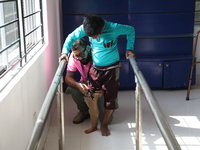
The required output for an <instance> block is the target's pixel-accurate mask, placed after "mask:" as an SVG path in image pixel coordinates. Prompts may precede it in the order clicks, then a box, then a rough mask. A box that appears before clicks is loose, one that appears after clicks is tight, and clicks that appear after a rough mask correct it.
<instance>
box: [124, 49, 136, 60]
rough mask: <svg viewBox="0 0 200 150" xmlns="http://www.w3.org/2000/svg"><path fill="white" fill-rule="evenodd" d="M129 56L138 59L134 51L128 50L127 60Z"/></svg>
mask: <svg viewBox="0 0 200 150" xmlns="http://www.w3.org/2000/svg"><path fill="white" fill-rule="evenodd" d="M129 55H131V56H133V57H134V58H136V56H135V53H134V52H133V51H132V50H126V59H128V56H129Z"/></svg>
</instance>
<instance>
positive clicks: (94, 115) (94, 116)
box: [85, 91, 103, 134]
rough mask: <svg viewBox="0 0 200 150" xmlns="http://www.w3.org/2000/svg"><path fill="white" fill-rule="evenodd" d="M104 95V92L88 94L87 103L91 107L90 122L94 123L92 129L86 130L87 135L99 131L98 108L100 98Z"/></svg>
mask: <svg viewBox="0 0 200 150" xmlns="http://www.w3.org/2000/svg"><path fill="white" fill-rule="evenodd" d="M102 95H103V91H98V92H96V93H93V94H91V93H88V94H87V96H86V97H87V101H88V106H89V113H90V120H91V123H92V127H91V128H89V129H87V130H85V133H86V134H88V133H91V132H93V131H96V130H97V125H98V119H99V108H98V98H99V97H101V96H102Z"/></svg>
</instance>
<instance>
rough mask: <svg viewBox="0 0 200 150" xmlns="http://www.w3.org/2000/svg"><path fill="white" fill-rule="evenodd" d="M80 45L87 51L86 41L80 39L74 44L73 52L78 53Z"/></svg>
mask: <svg viewBox="0 0 200 150" xmlns="http://www.w3.org/2000/svg"><path fill="white" fill-rule="evenodd" d="M79 45H80V46H81V47H84V49H85V47H86V46H87V44H86V42H85V40H84V39H83V38H81V39H79V40H76V41H75V42H74V43H73V45H72V48H71V50H72V51H76V50H77V49H78V46H79Z"/></svg>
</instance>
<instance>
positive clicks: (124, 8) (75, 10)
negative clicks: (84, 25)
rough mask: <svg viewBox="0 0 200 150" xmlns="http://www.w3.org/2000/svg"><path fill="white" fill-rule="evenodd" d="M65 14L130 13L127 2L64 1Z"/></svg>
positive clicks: (119, 0)
mask: <svg viewBox="0 0 200 150" xmlns="http://www.w3.org/2000/svg"><path fill="white" fill-rule="evenodd" d="M62 3H63V4H62V5H63V14H85V13H96V14H108V13H128V1H127V0H101V1H96V0H75V1H68V0H63V1H62Z"/></svg>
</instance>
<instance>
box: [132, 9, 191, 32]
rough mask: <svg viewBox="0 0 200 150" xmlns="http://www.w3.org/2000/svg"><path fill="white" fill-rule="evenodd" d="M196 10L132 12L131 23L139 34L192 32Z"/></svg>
mask: <svg viewBox="0 0 200 150" xmlns="http://www.w3.org/2000/svg"><path fill="white" fill-rule="evenodd" d="M192 22H194V12H193V13H192V12H190V13H166V14H165V13H164V14H130V17H129V24H130V25H132V26H133V27H134V28H135V30H136V34H137V35H173V34H191V33H193V30H194V25H193V23H192Z"/></svg>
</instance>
